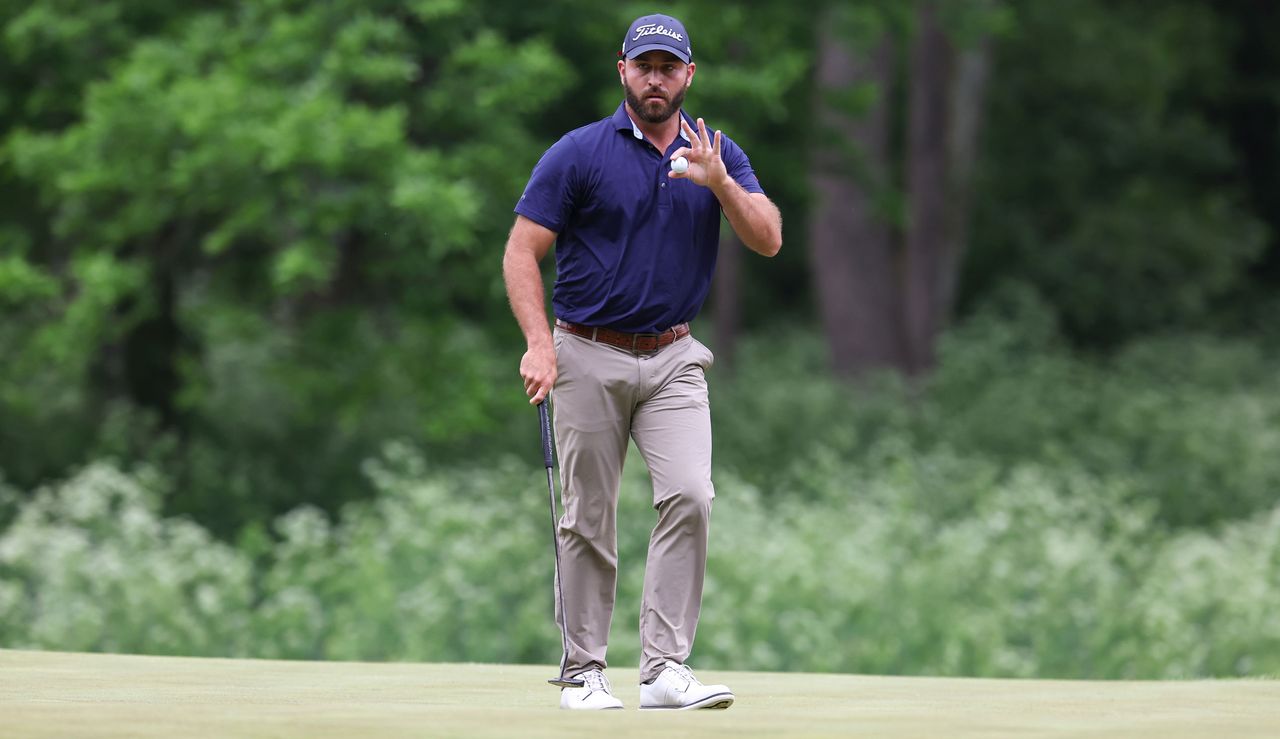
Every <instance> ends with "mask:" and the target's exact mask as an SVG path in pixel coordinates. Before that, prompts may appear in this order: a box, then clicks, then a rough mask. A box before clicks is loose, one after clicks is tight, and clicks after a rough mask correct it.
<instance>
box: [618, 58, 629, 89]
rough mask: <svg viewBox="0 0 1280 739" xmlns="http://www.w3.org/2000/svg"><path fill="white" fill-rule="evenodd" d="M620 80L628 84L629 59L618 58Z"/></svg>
mask: <svg viewBox="0 0 1280 739" xmlns="http://www.w3.org/2000/svg"><path fill="white" fill-rule="evenodd" d="M618 81H619V82H621V83H622V84H624V85H625V84H627V60H626V59H619V60H618Z"/></svg>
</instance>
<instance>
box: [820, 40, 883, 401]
mask: <svg viewBox="0 0 1280 739" xmlns="http://www.w3.org/2000/svg"><path fill="white" fill-rule="evenodd" d="M827 20H828V19H827V18H825V17H823V18H820V21H819V23H820V27H819V28H818V39H819V46H818V67H817V78H816V90H815V108H816V110H815V121H816V123H817V126H818V132H819V136H820V138H819V140H818V144H817V145H816V147H815V152H814V159H813V162H812V166H811V169H810V171H811V172H812V175H811V177H812V180H811V181H812V185H813V192H814V194H815V197H816V203H815V207H814V211H813V219H812V222H811V226H810V229H811V231H810V237H809V241H810V248H811V250H812V253H811V260H810V265H811V268H812V274H813V280H814V285H815V286H816V288H817V297H818V308H819V313H820V314H821V316H822V324H823V328H824V330H825V332H826V336H827V343H828V346H829V347H830V350H831V359H832V364H833V367H834V369H835V371H836V373H837V374H838V375H841V376H845V377H851V376H855V375H857V374H860V373H862V372H865V371H867V370H870V369H877V368H899V369H901V368H903V367H904V366H905V365H904V361H905V358H906V357H905V355H904V352H903V349H904V347H903V344H902V341H901V329H900V326H901V322H900V311H899V310H898V306H899V296H900V293H899V288H898V286H899V282H900V279H899V274H898V265H897V260H896V255H895V253H894V249H893V244H892V241H891V239H890V231H889V226H888V224H887V222H886V220H885V218H883V217H882V216H881V215H880V214H879V213H877V208H876V200H877V198H876V195H877V194H878V193H880V192H882V191H883V190H882V188H885V187H887V173H888V160H889V152H888V150H889V137H888V107H889V106H888V97H889V94H888V93H889V89H890V85H891V84H892V78H893V49H892V45H891V43H890V41H889V39H888V36H887V35H886V36H885V37H884V39H883V40H882V41H881V42H880V43H879V44H877V45H876V46H875V48H874V49H871V50H864V49H850V48H848V47H847V46H846V45H845V44H842V43H841V42H840V41H838V40H837V39H836V38H834V36H833V35H832V33H831V30H830V29H831V25H832V24H830V23H828V22H827ZM860 84H869V85H874V87H875V90H876V100H875V103H874V105H873V106H872V108H871V109H870V110H869V111H867V112H865V113H864V114H862V115H860V116H855V115H853V114H851V113H850V112H848V111H847V110H841V108H840V106H839V104H838V103H837V102H836V101H837V100H838V99H839V98H840V96H842V95H843V96H845V97H847V96H848V93H849V92H850V90H851V89H853V88H854V87H855V86H856V85H860ZM850 144H852V145H853V146H854V147H856V152H855V153H854V154H855V156H854V157H851V156H850V151H849V149H850Z"/></svg>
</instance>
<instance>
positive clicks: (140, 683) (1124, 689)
mask: <svg viewBox="0 0 1280 739" xmlns="http://www.w3.org/2000/svg"><path fill="white" fill-rule="evenodd" d="M552 672H553V669H552V668H551V667H550V666H546V667H539V666H528V665H472V664H465V665H444V664H405V663H382V664H370V663H358V662H283V661H267V660H227V659H190V658H176V657H142V656H126V655H106V654H71V653H60V652H28V651H10V650H0V735H3V736H15V737H54V736H57V737H69V736H118V737H150V736H164V737H172V736H182V737H197V736H263V737H268V736H269V737H339V736H341V737H347V736H360V737H369V736H457V737H508V736H520V737H525V736H534V737H564V736H592V737H602V738H603V737H615V736H622V737H630V736H636V737H639V736H664V737H666V736H672V737H675V736H708V737H719V736H723V737H731V736H732V737H739V736H757V737H771V736H849V735H864V736H880V737H934V736H1019V737H1023V736H1027V737H1033V736H1068V735H1089V736H1116V737H1137V736H1148V737H1177V736H1186V737H1192V736H1215V735H1217V736H1231V737H1241V736H1276V735H1277V732H1278V731H1280V682H1278V681H1274V680H1214V681H1195V682H1084V681H1044V680H971V679H954V678H949V679H941V678H907V677H871V676H858V675H813V674H787V673H752V672H714V671H710V670H708V671H704V672H703V673H702V674H701V676H702V677H703V678H704V680H705V681H707V682H725V683H727V684H728V685H729V686H730V687H732V688H733V690H734V692H735V693H736V694H737V697H738V702H737V703H736V704H735V705H734V706H733V707H732V708H730V709H729V710H727V711H700V712H699V711H691V712H662V713H657V712H640V711H637V710H636V706H637V703H638V693H639V690H638V688H637V686H636V674H637V673H636V670H635V669H634V668H622V669H619V668H614V669H611V670H610V671H609V672H610V674H611V677H612V680H613V683H614V688H615V692H616V693H617V694H618V695H619V696H620V697H621V698H622V700H623V702H624V703H625V704H626V707H627V708H626V710H625V711H609V712H604V713H592V714H578V713H569V712H567V711H561V710H559V709H558V707H557V706H558V696H557V695H556V689H555V688H552V687H551V686H549V685H547V684H546V683H545V680H546V679H547V678H548V677H550V676H551V675H552Z"/></svg>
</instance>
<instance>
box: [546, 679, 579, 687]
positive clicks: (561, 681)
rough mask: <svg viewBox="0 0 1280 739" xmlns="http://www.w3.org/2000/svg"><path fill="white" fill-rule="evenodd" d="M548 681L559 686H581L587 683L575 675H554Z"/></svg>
mask: <svg viewBox="0 0 1280 739" xmlns="http://www.w3.org/2000/svg"><path fill="white" fill-rule="evenodd" d="M547 682H549V683H551V684H552V685H554V686H556V687H557V688H581V687H582V686H583V685H584V684H585V683H583V682H582V681H581V680H579V679H577V678H574V677H553V678H551V679H550V680H548V681H547Z"/></svg>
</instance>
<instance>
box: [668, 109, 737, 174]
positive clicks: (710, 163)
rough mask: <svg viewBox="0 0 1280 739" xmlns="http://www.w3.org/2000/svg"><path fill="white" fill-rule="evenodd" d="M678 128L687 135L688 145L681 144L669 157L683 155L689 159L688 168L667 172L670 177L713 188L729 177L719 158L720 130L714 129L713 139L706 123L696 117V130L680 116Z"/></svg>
mask: <svg viewBox="0 0 1280 739" xmlns="http://www.w3.org/2000/svg"><path fill="white" fill-rule="evenodd" d="M680 128H681V129H682V130H683V131H684V133H685V135H686V136H688V137H689V144H690V145H689V146H682V147H680V148H679V149H676V150H675V151H674V152H672V154H671V158H672V159H675V158H676V157H684V158H685V159H687V160H689V169H688V170H687V171H685V172H667V176H668V177H670V178H672V179H690V180H693V184H695V185H702V186H703V187H710V188H713V189H714V188H715V187H717V186H718V185H720V183H722V182H724V181H725V180H727V179H729V172H728V170H727V169H725V166H724V160H722V159H721V158H720V138H721V137H720V132H719V131H716V134H715V137H714V139H713V138H712V137H711V136H710V135H709V134H708V133H707V124H706V123H705V122H704V121H703V120H702V119H701V118H699V119H698V130H697V131H694V130H693V129H692V128H690V126H689V122H688V121H686V120H685V119H684V117H683V116H682V117H681V118H680Z"/></svg>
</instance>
